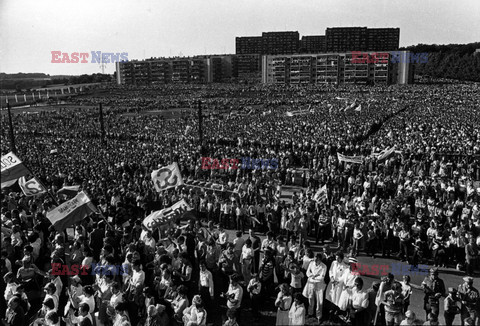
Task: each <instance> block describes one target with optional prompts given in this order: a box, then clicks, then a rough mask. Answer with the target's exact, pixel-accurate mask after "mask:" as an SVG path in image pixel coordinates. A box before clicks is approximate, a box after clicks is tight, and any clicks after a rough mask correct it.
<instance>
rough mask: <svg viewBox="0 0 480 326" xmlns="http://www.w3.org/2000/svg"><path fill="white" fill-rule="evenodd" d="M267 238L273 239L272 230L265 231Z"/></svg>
mask: <svg viewBox="0 0 480 326" xmlns="http://www.w3.org/2000/svg"><path fill="white" fill-rule="evenodd" d="M267 238H268V240H272V239H273V232H272V231H268V232H267Z"/></svg>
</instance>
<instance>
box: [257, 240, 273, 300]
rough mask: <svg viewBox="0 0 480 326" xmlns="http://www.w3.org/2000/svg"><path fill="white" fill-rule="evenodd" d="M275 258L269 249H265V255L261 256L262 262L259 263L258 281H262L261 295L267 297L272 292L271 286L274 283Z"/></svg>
mask: <svg viewBox="0 0 480 326" xmlns="http://www.w3.org/2000/svg"><path fill="white" fill-rule="evenodd" d="M274 269H275V260H274V258H273V253H272V251H271V249H267V250H266V251H265V257H263V260H262V264H261V265H260V269H259V275H260V282H262V288H263V293H262V294H263V296H264V299H267V298H268V297H270V296H271V295H272V294H273V288H274V284H275V277H274V273H273V272H274Z"/></svg>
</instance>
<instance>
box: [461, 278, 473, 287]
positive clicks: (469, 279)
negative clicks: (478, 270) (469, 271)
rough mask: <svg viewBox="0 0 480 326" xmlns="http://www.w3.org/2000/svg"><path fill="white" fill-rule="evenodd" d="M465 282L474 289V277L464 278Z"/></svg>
mask: <svg viewBox="0 0 480 326" xmlns="http://www.w3.org/2000/svg"><path fill="white" fill-rule="evenodd" d="M463 281H464V282H465V284H466V285H467V287H468V288H471V287H473V277H470V276H466V277H464V278H463Z"/></svg>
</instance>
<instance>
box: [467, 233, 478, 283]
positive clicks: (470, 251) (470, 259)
mask: <svg viewBox="0 0 480 326" xmlns="http://www.w3.org/2000/svg"><path fill="white" fill-rule="evenodd" d="M477 257H478V247H477V244H476V243H475V237H474V236H473V234H472V235H470V240H469V242H468V244H467V245H466V246H465V260H466V263H467V266H466V272H467V275H468V276H473V275H474V273H475V263H476V260H477Z"/></svg>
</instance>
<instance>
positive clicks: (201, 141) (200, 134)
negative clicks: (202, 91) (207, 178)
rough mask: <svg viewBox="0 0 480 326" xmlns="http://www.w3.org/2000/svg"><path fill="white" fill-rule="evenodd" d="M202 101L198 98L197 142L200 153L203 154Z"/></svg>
mask: <svg viewBox="0 0 480 326" xmlns="http://www.w3.org/2000/svg"><path fill="white" fill-rule="evenodd" d="M202 120H203V116H202V103H201V101H200V100H198V142H199V145H200V154H202V155H203V130H202Z"/></svg>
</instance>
